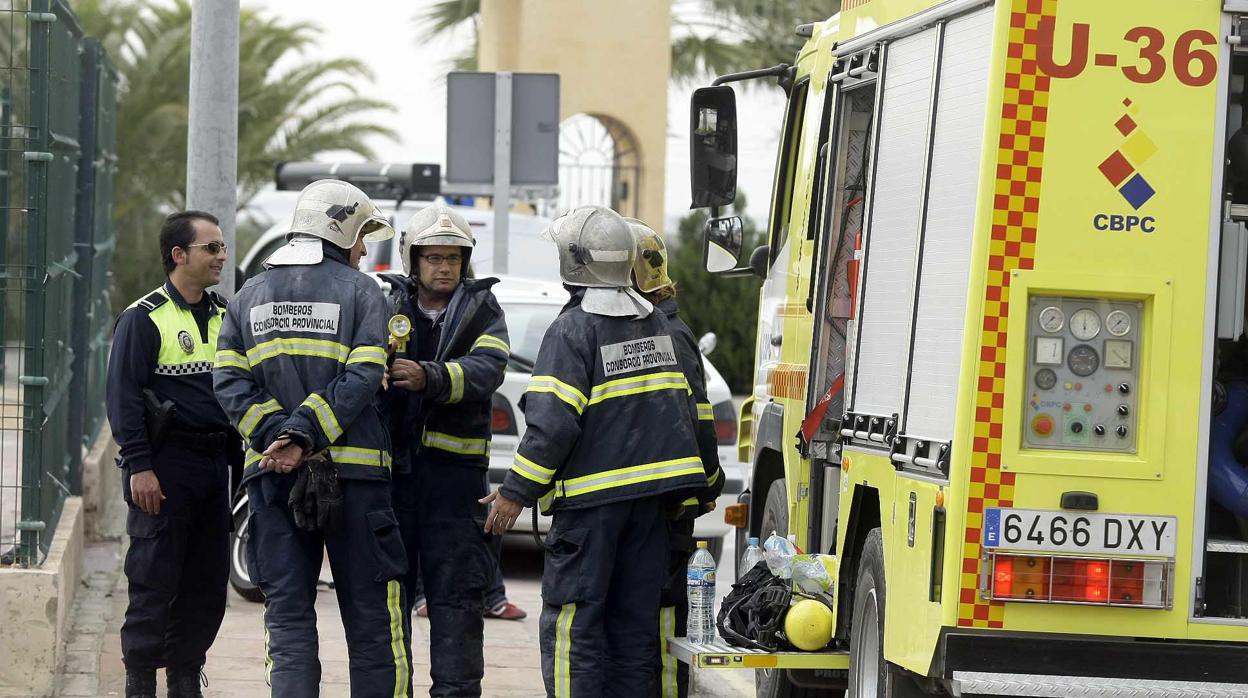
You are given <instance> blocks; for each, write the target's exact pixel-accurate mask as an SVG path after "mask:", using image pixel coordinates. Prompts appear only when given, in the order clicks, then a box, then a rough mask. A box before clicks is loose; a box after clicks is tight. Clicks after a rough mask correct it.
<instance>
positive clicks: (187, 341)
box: [178, 330, 195, 354]
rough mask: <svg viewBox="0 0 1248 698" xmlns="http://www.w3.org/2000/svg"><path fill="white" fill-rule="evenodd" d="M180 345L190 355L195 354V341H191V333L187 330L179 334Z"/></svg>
mask: <svg viewBox="0 0 1248 698" xmlns="http://www.w3.org/2000/svg"><path fill="white" fill-rule="evenodd" d="M178 344H180V345H182V351H184V352H186V353H188V354H193V353H194V352H195V340H193V339H191V333H190V332H187V331H186V330H182V331H181V332H179V333H178Z"/></svg>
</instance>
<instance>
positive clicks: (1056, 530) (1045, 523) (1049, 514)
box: [983, 508, 1178, 557]
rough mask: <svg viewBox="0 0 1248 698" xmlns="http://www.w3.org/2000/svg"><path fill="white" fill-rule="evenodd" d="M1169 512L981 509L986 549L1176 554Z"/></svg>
mask: <svg viewBox="0 0 1248 698" xmlns="http://www.w3.org/2000/svg"><path fill="white" fill-rule="evenodd" d="M1177 529H1178V519H1176V518H1174V517H1173V516H1136V515H1134V514H1093V513H1076V512H1069V511H1039V510H1036V509H997V508H993V509H985V510H984V541H983V545H984V547H985V548H1009V549H1010V550H1044V551H1048V552H1070V553H1095V554H1110V555H1157V556H1161V557H1174V541H1175V537H1176V534H1177V532H1178V531H1177Z"/></svg>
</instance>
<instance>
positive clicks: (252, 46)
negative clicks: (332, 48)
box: [75, 0, 396, 307]
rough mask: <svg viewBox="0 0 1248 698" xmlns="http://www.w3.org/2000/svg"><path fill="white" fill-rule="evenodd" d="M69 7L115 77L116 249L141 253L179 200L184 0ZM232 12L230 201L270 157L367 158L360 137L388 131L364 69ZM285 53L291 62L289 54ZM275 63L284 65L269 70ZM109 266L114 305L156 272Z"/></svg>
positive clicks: (245, 193)
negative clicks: (335, 154)
mask: <svg viewBox="0 0 1248 698" xmlns="http://www.w3.org/2000/svg"><path fill="white" fill-rule="evenodd" d="M75 9H76V11H77V14H78V17H79V20H80V21H81V22H82V25H83V29H84V30H85V32H86V33H87V34H88V35H91V36H95V37H97V38H99V39H100V40H101V41H102V42H103V44H104V46H105V47H106V48H107V49H108V52H109V55H110V56H111V58H112V60H113V62H114V63H115V64H116V66H117V70H118V73H119V74H120V78H121V83H122V91H121V97H120V103H119V104H118V114H117V150H118V168H119V170H118V175H117V181H116V183H115V192H116V196H115V202H114V207H113V219H114V225H115V227H116V230H117V232H118V244H119V248H120V249H130V250H141V251H142V254H144V255H146V254H148V251H149V250H152V249H154V248H155V233H156V231H155V230H154V228H155V226H154V224H153V223H154V221H156V220H159V214H160V212H161V211H162V210H165V209H169V208H177V207H181V206H183V205H184V202H185V199H186V191H185V182H186V134H187V102H188V97H189V81H190V77H189V76H190V36H191V4H190V2H189V0H173V2H170V3H149V2H144V1H143V0H79V1H78V2H76V3H75ZM240 19H241V21H240V27H241V31H240V36H239V122H238V187H239V206H240V208H241V207H242V206H244V205H246V203H247V202H248V201H249V200H250V199H251V198H252V197H254V196H255V195H256V193H257V192H259V191H260V189H262V188H263V187H264V186H265V185H266V184H268V183H269V182H270V181H272V177H273V168H274V166H275V165H276V164H277V163H278V162H281V161H286V160H309V159H312V158H313V157H314V156H316V155H317V154H318V153H324V152H329V151H348V152H352V153H356V154H358V155H360V156H361V157H364V158H366V159H371V158H373V157H374V153H373V151H372V149H371V148H370V147H369V146H368V144H367V141H368V139H369V138H371V137H375V136H382V137H385V138H390V139H395V138H396V134H395V133H394V131H392V130H391V129H389V128H387V127H385V126H382V125H380V124H377V123H376V122H374V121H371V120H370V116H371V115H373V114H375V113H377V112H379V111H387V110H390V109H392V107H391V106H390V105H389V104H388V103H386V102H382V101H379V100H376V99H370V98H367V97H363V96H361V94H360V93H361V88H362V87H363V86H365V85H367V83H368V82H370V81H371V80H372V74H371V73H370V71H369V70H368V68H367V67H366V66H365V65H364V63H362V62H361V61H357V60H354V59H345V58H321V57H320V55H319V54H320V44H319V42H318V37H319V36H320V29H319V28H317V27H316V26H314V25H311V24H307V23H290V22H286V21H283V20H281V19H278V18H275V17H272V16H269V15H267V14H265V13H263V12H260V11H256V10H250V9H244V10H243V11H242V14H241V18H240ZM291 55H296V56H300V57H301V60H297V61H291V60H290V59H289V57H290V56H291ZM312 56H315V57H312ZM279 63H280V64H282V65H283V66H287V67H284V68H282V69H280V70H278V69H274V68H273V66H274V65H276V64H279ZM115 271H116V293H115V294H114V298H116V299H118V303H120V304H121V305H122V306H124V304H125V303H127V302H128V301H129V300H132V299H134V298H137V297H138V296H139V295H141V294H142V293H143V292H144V291H145V290H148V289H150V288H151V287H152V286H155V285H156V284H157V283H158V282H159V279H160V276H161V271H160V269H159V267H158V266H155V265H152V266H145V265H121V266H118V268H117V269H116V270H115ZM119 307H120V306H119Z"/></svg>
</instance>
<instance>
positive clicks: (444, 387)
mask: <svg viewBox="0 0 1248 698" xmlns="http://www.w3.org/2000/svg"><path fill="white" fill-rule="evenodd" d="M381 278H382V280H384V281H386V282H387V283H388V284H389V286H390V292H389V295H390V301H391V304H390V307H391V309H392V311H393V312H394V313H396V314H402V315H406V316H407V317H408V318H409V319H414V322H413V324H415V322H419V321H420V318H419V313H420V310H419V309H418V308H417V307H416V284H415V282H414V281H413V280H412V279H410V278H409V277H406V276H401V275H398V274H382V275H381ZM496 283H498V279H493V278H489V279H465V280H464V281H463V282H462V283H461V284H460V285H459V287H458V288H456V289H455V293H454V295H453V296H451V302H450V304H449V305H447V307H446V312H445V313H443V314H442V317H441V318H440V319H439V320H438V323H440V326H441V331H440V332H438V333H437V337H438V340H437V347H436V348H432V350H430V348H428V347H419V346H417V345H416V344H417V343H416V341H415V333H413V341H410V342H408V345H407V347H406V348H405V350H404V352H403V354H402V355H401V356H403V357H404V358H408V359H411V360H413V361H415V360H417V357H418V356H419V357H426V356H431V357H433V358H432V360H428V361H420V362H419V363H420V365H421V367H422V368H424V370H425V381H426V385H425V389H424V390H423V391H421V392H411V391H407V390H403V389H398V388H391V389H389V390H387V391H385V393H384V394H383V395H382V405H383V411H384V412H385V414H386V416H387V420H388V422H389V426H390V436H391V439H392V440H393V442H394V458H395V465H396V467H397V468H398V469H399V471H400V472H408V471H409V469H410V468H411V467H412V466H413V465H414V464H415V462H416V461H417V459H419V458H420V455H421V454H422V453H424V454H427V455H429V456H437V457H439V458H440V459H443V460H449V461H451V462H455V463H460V464H463V465H468V466H474V467H479V468H486V467H488V466H489V459H490V416H491V410H492V405H493V397H494V391H495V390H497V389H498V386H500V385H502V384H503V372H504V371H505V370H506V368H507V358H508V357H509V356H510V353H511V348H510V346H508V336H507V323H506V322H505V319H504V316H503V309H502V308H501V307H500V306H499V305H498V300H497V299H496V298H495V297H494V292H493V291H492V290H491V287H492V286H493V285H494V284H496Z"/></svg>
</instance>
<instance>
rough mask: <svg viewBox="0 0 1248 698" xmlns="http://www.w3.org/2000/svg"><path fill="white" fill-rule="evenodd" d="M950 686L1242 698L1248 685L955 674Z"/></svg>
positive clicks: (994, 691)
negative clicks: (952, 684)
mask: <svg viewBox="0 0 1248 698" xmlns="http://www.w3.org/2000/svg"><path fill="white" fill-rule="evenodd" d="M953 683H954V686H955V688H956V689H958V690H959V691H960V692H961V695H967V694H971V695H974V694H984V693H987V694H991V695H997V696H1053V697H1055V698H1056V697H1060V698H1080V697H1084V696H1113V697H1114V698H1230V697H1232V696H1233V697H1234V698H1245V696H1248V684H1239V683H1214V682H1208V681H1161V680H1157V679H1106V678H1097V677H1091V676H1048V675H1041V674H995V673H988V672H980V671H955V672H953Z"/></svg>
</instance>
